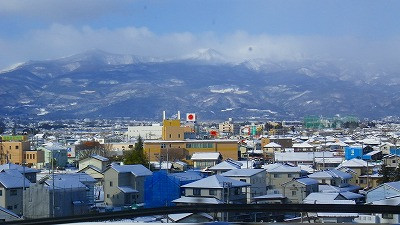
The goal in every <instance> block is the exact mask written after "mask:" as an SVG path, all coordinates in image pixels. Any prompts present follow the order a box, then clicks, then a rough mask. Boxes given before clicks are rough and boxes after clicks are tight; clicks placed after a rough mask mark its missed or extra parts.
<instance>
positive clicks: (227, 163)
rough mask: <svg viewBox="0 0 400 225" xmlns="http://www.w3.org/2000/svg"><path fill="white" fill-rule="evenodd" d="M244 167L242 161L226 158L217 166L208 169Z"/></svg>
mask: <svg viewBox="0 0 400 225" xmlns="http://www.w3.org/2000/svg"><path fill="white" fill-rule="evenodd" d="M241 167H242V163H240V162H236V161H234V160H225V161H223V162H220V163H218V164H217V165H215V166H212V167H210V168H208V170H212V171H213V170H233V169H240V168H241Z"/></svg>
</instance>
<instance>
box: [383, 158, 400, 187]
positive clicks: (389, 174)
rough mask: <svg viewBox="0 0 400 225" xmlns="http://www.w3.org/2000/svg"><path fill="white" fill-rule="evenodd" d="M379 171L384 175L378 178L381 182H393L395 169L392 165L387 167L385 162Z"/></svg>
mask: <svg viewBox="0 0 400 225" xmlns="http://www.w3.org/2000/svg"><path fill="white" fill-rule="evenodd" d="M396 170H397V169H396ZM396 172H397V171H396ZM378 173H379V174H380V175H382V177H381V178H380V179H379V180H378V183H379V184H383V183H387V182H391V181H393V180H394V171H393V169H392V168H390V167H387V166H386V164H385V163H383V164H382V165H381V169H380V170H379V171H378ZM399 175H400V174H399Z"/></svg>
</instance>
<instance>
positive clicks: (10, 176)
mask: <svg viewBox="0 0 400 225" xmlns="http://www.w3.org/2000/svg"><path fill="white" fill-rule="evenodd" d="M24 180H25V187H29V185H30V184H31V182H30V181H29V180H28V179H26V178H25V177H24V176H23V175H22V174H21V173H20V172H18V171H17V170H2V171H0V183H1V184H2V185H3V186H4V187H5V188H22V187H24Z"/></svg>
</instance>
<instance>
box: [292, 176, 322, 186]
mask: <svg viewBox="0 0 400 225" xmlns="http://www.w3.org/2000/svg"><path fill="white" fill-rule="evenodd" d="M296 181H297V182H299V183H302V184H304V185H313V184H318V181H317V180H314V179H311V178H307V177H305V178H299V179H296Z"/></svg>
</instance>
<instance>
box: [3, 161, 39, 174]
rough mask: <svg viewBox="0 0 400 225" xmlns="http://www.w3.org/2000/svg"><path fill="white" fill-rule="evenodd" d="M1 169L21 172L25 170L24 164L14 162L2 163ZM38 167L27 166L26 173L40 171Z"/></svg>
mask: <svg viewBox="0 0 400 225" xmlns="http://www.w3.org/2000/svg"><path fill="white" fill-rule="evenodd" d="M0 170H18V171H19V172H20V173H23V172H24V166H21V165H16V164H14V163H6V164H2V165H0ZM39 172H40V171H39V170H37V169H33V168H29V167H27V166H25V173H39Z"/></svg>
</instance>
